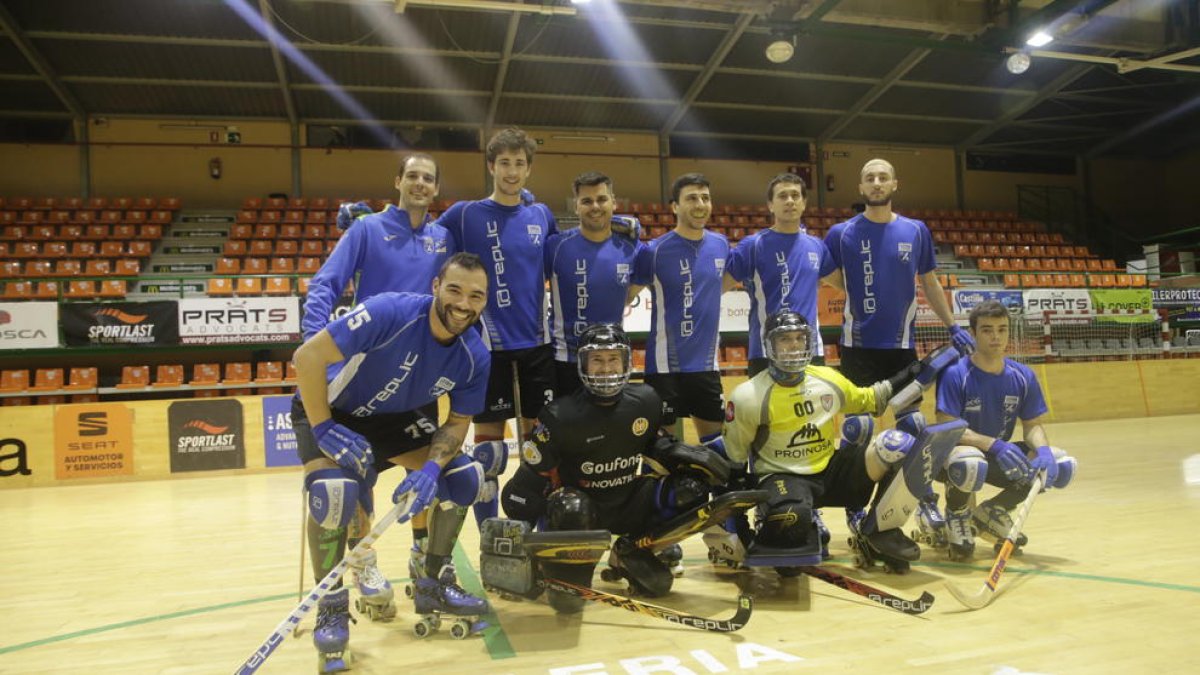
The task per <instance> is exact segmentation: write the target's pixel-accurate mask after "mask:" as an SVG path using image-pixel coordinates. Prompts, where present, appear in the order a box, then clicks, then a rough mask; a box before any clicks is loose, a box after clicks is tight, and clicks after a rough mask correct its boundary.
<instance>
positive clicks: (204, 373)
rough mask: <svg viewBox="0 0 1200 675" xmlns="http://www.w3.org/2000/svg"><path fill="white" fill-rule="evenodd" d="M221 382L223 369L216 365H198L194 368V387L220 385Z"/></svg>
mask: <svg viewBox="0 0 1200 675" xmlns="http://www.w3.org/2000/svg"><path fill="white" fill-rule="evenodd" d="M220 381H221V368H220V366H218V365H217V364H215V363H197V364H195V365H194V366H192V381H191V382H190V384H191V385H192V386H193V387H197V386H204V385H209V384H218V383H220Z"/></svg>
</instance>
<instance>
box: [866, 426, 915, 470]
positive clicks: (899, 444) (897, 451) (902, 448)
mask: <svg viewBox="0 0 1200 675" xmlns="http://www.w3.org/2000/svg"><path fill="white" fill-rule="evenodd" d="M916 444H917V439H915V438H913V437H912V436H911V435H909V434H907V433H905V432H903V431H900V430H899V429H888V430H887V431H885V432H883V433H881V434H879V435H878V436H876V437H875V440H874V441H872V442H871V447H870V448H869V450H868V452H872V453H874V454H875V456H876V457H877V458H879V461H880V462H883V464H884V465H885V466H895V465H896V464H899V463H900V461H901V460H902V459H904V457H905V456H907V455H908V453H909V451H910V450H912V449H913V446H915V445H916Z"/></svg>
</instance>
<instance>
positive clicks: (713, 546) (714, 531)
mask: <svg viewBox="0 0 1200 675" xmlns="http://www.w3.org/2000/svg"><path fill="white" fill-rule="evenodd" d="M703 539H704V545H705V546H706V547H708V561H709V562H710V563H712V564H713V566H714V567H715V568H716V569H717V570H731V571H736V570H744V569H747V568H746V564H745V563H746V547H745V546H744V545H743V544H742V540H741V539H740V538H738V535H737V533H736V532H729V531H728V530H725V529H724V528H722V527H719V526H718V527H713V528H711V529H710V530H709V531H708V532H705V533H704V536H703Z"/></svg>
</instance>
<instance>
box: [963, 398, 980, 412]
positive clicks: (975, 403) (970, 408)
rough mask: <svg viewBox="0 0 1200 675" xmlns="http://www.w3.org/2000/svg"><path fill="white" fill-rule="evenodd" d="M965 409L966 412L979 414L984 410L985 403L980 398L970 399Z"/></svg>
mask: <svg viewBox="0 0 1200 675" xmlns="http://www.w3.org/2000/svg"><path fill="white" fill-rule="evenodd" d="M963 409H964V411H965V412H979V411H980V410H982V409H983V401H982V400H981V399H980V398H979V397H978V396H974V397H971V398H968V399H967V404H966V406H964V408H963Z"/></svg>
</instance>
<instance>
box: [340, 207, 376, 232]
mask: <svg viewBox="0 0 1200 675" xmlns="http://www.w3.org/2000/svg"><path fill="white" fill-rule="evenodd" d="M372 213H374V211H372V210H371V205H370V204H368V203H366V202H354V203H350V202H345V203H343V204H341V205H340V206H338V214H337V226H338V229H339V230H348V229H350V226H351V225H353V224H354V221H355V220H358V219H359V218H361V217H363V216H366V215H370V214H372Z"/></svg>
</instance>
